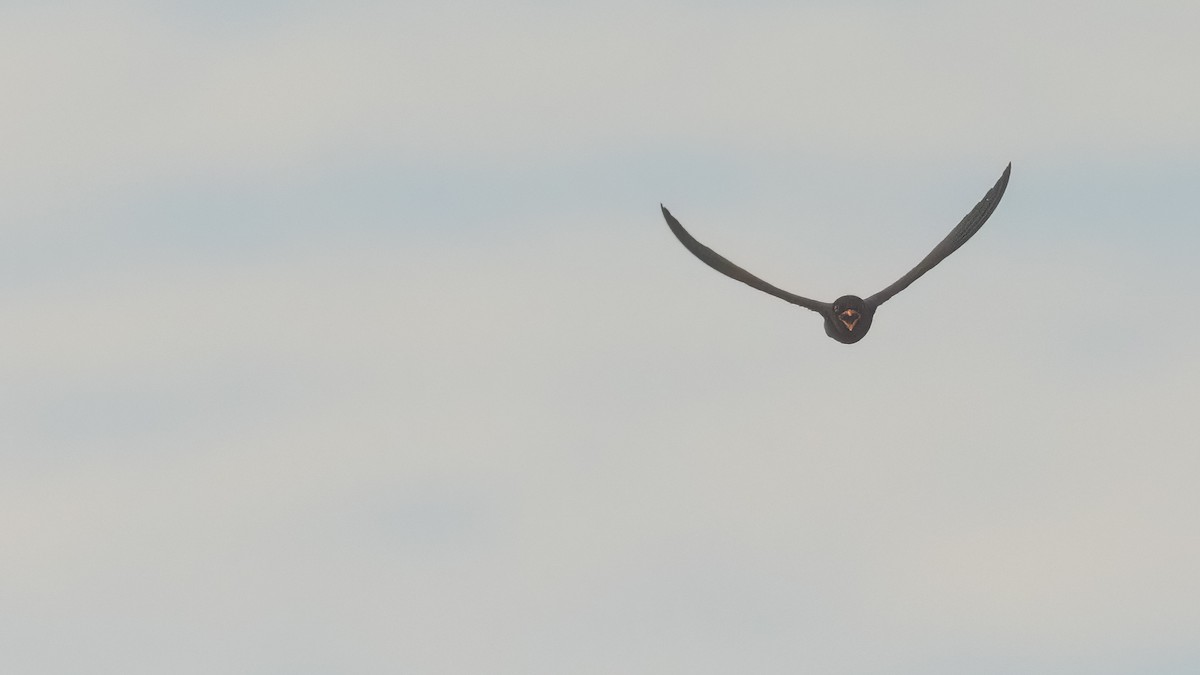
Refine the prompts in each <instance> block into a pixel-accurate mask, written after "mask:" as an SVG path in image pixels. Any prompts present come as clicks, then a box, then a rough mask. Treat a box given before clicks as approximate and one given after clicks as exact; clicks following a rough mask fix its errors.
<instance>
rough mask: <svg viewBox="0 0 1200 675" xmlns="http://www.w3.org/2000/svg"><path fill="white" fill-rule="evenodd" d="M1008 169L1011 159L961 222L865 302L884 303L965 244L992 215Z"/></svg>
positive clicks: (1009, 168) (871, 304)
mask: <svg viewBox="0 0 1200 675" xmlns="http://www.w3.org/2000/svg"><path fill="white" fill-rule="evenodd" d="M1010 171H1012V163H1011V162H1010V163H1009V165H1008V166H1007V167H1005V169H1004V173H1003V174H1001V175H1000V180H998V181H996V184H995V185H993V186H992V189H991V190H988V192H987V194H986V195H984V196H983V200H982V201H980V202H979V203H978V204H976V205H975V208H973V209H971V212H970V213H968V214H967V215H966V216H965V217H964V218H963V219H962V222H960V223H959V224H958V226H957V227H955V228H954V229H953V230H950V234H948V235H946V238H945V239H943V240H942V242H941V243H940V244H938V245H937V246H935V247H934V248H933V250H932V251H930V252H929V255H927V256H925V259H924V260H922V261H921V262H920V264H918V265H917V266H916V267H914V268H912V269H911V270H909V272H908V274H905V275H904V276H902V277H900V279H899V281H897V282H896V283H894V284H892V285H891V286H888V287H887V288H885V289H883V290H882V291H879V292H878V293H876V294H875V295H872V296H871V297H869V298H867V304H868V305H869V306H871V307H873V308H874V307H878V306H879V305H882V304H883V303H885V302H887V301H888V299H889V298H891V297H892V296H893V295H895V294H897V293H899V292H900V291H902V290H904V289H906V288H908V285H909V284H911V283H912V282H914V281H916V280H917V279H919V278H920V277H921V275H922V274H925V273H926V272H928V271H929V270H931V269H933V268H934V266H935V265H937V264H938V263H940V262H941V261H943V260H945V259H946V256H948V255H950V254H951V253H954V252H955V251H957V250H958V247H960V246H962V245H963V244H965V243H967V240H968V239H970V238H971V236H972V235H974V234H975V233H976V232H978V231H979V228H981V227H983V224H984V223H985V222H987V219H988V216H991V215H992V211H995V210H996V205H997V204H999V203H1000V198H1001V197H1003V196H1004V189H1005V188H1007V187H1008V174H1009V172H1010Z"/></svg>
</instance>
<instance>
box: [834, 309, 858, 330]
mask: <svg viewBox="0 0 1200 675" xmlns="http://www.w3.org/2000/svg"><path fill="white" fill-rule="evenodd" d="M861 318H862V315H861V314H859V313H858V312H857V311H856V310H853V309H848V310H846V311H844V312H842V313H841V314H838V320H839V321H841V322H842V324H843V325H845V326H846V330H851V331H852V330H854V327H855V326H857V325H858V320H859V319H861Z"/></svg>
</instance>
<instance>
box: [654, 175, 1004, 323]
mask: <svg viewBox="0 0 1200 675" xmlns="http://www.w3.org/2000/svg"><path fill="white" fill-rule="evenodd" d="M1011 171H1012V163H1011V162H1010V163H1009V165H1008V166H1007V167H1005V169H1004V173H1003V174H1001V175H1000V179H999V180H997V181H996V184H995V185H993V186H992V189H990V190H988V192H987V194H986V195H984V196H983V199H982V200H980V202H979V203H978V204H976V205H975V208H973V209H971V212H970V213H968V214H967V215H966V216H964V217H963V219H962V221H961V222H959V224H958V225H957V226H956V227H955V228H954V229H953V230H950V234H948V235H946V238H945V239H943V240H942V241H941V243H939V244H938V245H937V246H935V247H933V250H932V251H930V252H929V255H927V256H925V259H924V260H922V261H921V262H920V263H918V264H917V266H916V267H914V268H912V269H911V270H909V271H908V274H905V275H904V276H902V277H900V278H899V279H898V280H896V282H895V283H893V284H892V285H890V286H888V287H887V288H885V289H883V290H882V291H879V292H878V293H876V294H875V295H872V296H871V297H869V298H866V299H865V300H864V299H863V298H860V297H858V296H857V295H843V296H842V297H840V298H838V299H837V300H834V301H833V302H832V303H829V302H818V301H816V300H809V299H808V298H805V297H802V296H799V295H796V294H795V293H789V292H788V291H785V290H783V289H781V288H776V287H775V286H772V285H771V284H769V283H767V282H765V281H763V280H762V279H759V278H758V277H756V276H754V275H753V274H751V273H749V272H747V271H746V270H744V269H742V268H741V267H738V266H737V265H735V264H733V263H731V262H729V261H728V260H727V259H725V258H724V257H722V256H721V254H719V253H717V252H716V251H714V250H712V249H711V248H709V247H707V246H705V245H704V244H701V243H700V242H698V241H696V238H695V237H693V236H692V235H691V234H689V233H688V231H687V230H685V229H683V225H681V224H680V223H679V221H678V220H676V219H675V216H672V215H671V212H670V211H668V210H667V207H665V206H662V205H661V204H660V205H659V206H660V207H662V213H663V217H664V218H666V219H667V225H668V226H670V228H671V231H672V232H674V233H675V236H676V237H678V239H679V241H680V242H681V243H682V244H683V245H684V246H685V247H686V248H687V250H689V251H691V252H692V254H693V255H695V256H696V257H697V258H699V259H700V260H702V261H704V263H705V264H707V265H708V266H709V267H711V268H713V269H715V270H716V271H718V272H720V273H721V274H724V275H725V276H727V277H731V278H733V279H737V280H738V281H740V282H742V283H744V284H746V285H748V286H751V287H752V288H757V289H758V290H760V291H762V292H764V293H770V294H771V295H774V296H775V297H777V298H781V299H783V300H787V301H788V302H790V303H792V304H794V305H799V306H801V307H805V308H807V309H811V310H812V311H814V312H816V313H818V314H820V315H821V316H822V317H823V318H824V319H825V334H826V335H828V336H829V337H831V338H833V339H834V340H837V341H838V342H841V343H842V344H848V345H849V344H854V343H855V342H858V341H859V340H861V339H863V337H864V336H866V334H867V331H869V330H870V329H871V321H872V320H874V318H875V310H877V309H879V306H880V305H882V304H883V303H885V302H887V301H888V300H889V299H891V297H892V296H893V295H895V294H897V293H899V292H900V291H902V290H904V289H906V288H908V286H909V284H911V283H912V282H914V281H916V280H917V279H919V278H920V277H921V275H922V274H925V273H926V272H928V271H929V270H931V269H933V268H934V267H935V266H936V265H937V264H938V263H940V262H941V261H943V260H945V259H946V256H948V255H950V254H951V253H954V252H955V251H957V250H958V248H959V247H960V246H962V245H963V244H965V243H967V240H968V239H970V238H971V237H972V236H973V235H974V234H975V233H976V232H978V231H979V228H981V227H983V224H984V223H985V222H987V219H988V217H989V216H991V215H992V212H993V211H995V210H996V205H997V204H999V203H1000V198H1001V197H1003V196H1004V190H1005V188H1007V187H1008V175H1009V173H1010V172H1011Z"/></svg>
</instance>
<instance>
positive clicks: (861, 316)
mask: <svg viewBox="0 0 1200 675" xmlns="http://www.w3.org/2000/svg"><path fill="white" fill-rule="evenodd" d="M874 316H875V310H874V309H873V308H871V307H868V306H867V303H866V302H864V301H863V299H862V298H860V297H858V296H857V295H843V296H842V297H840V298H838V299H837V300H835V301H834V302H833V305H832V306H831V307H830V310H829V314H828V315H826V317H825V334H826V335H828V336H829V337H831V338H833V339H834V340H837V341H838V342H841V343H843V344H848V345H849V344H854V343H855V342H858V341H859V340H861V339H863V336H864V335H866V334H867V331H868V330H870V329H871V319H872V318H874Z"/></svg>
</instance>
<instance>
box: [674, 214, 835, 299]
mask: <svg viewBox="0 0 1200 675" xmlns="http://www.w3.org/2000/svg"><path fill="white" fill-rule="evenodd" d="M659 206H661V207H662V212H663V218H666V219H667V225H668V226H670V228H671V231H672V232H674V233H675V236H676V237H677V238H678V239H679V241H680V242H681V243H682V244H683V245H684V246H685V247H687V250H689V251H691V252H692V255H694V256H696V257H697V258H699V259H701V260H703V261H704V263H705V264H707V265H708V266H709V267H711V268H713V269H714V270H716V271H718V272H720V273H721V274H724V275H725V276H727V277H730V278H733V279H737V280H738V281H740V282H742V283H743V284H746V285H747V286H750V287H752V288H757V289H758V290H760V291H762V292H763V293H770V294H771V295H773V296H775V297H777V298H781V299H783V300H787V301H788V302H790V303H792V304H793V305H800V306H801V307H806V308H808V309H811V310H812V311H814V312H820V313H822V314H823V313H825V312H826V311H828V309H829V305H828V304H827V303H824V302H817V301H816V300H809V299H808V298H804V297H801V296H799V295H796V294H795V293H788V292H787V291H785V290H783V289H781V288H776V287H774V286H772V285H771V284H768V283H767V282H765V281H763V280H762V279H759V278H758V277H756V276H754V275H753V274H750V273H749V272H747V271H746V270H744V269H742V268H740V267H738V266H737V265H734V264H733V263H731V262H729V261H728V260H726V259H725V258H724V257H722V256H721V254H719V253H717V252H716V251H714V250H712V249H711V248H709V247H707V246H705V245H704V244H701V243H700V242H698V241H696V238H695V237H693V236H692V235H691V234H689V233H688V231H687V230H685V229H683V225H680V224H679V221H678V220H676V219H675V216H672V215H671V212H670V211H668V210H667V207H665V206H662V204H659Z"/></svg>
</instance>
